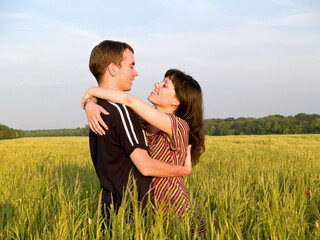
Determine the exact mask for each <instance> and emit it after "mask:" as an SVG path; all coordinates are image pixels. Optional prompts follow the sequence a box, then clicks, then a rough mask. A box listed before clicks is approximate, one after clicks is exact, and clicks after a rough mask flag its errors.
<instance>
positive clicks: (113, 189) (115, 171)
mask: <svg viewBox="0 0 320 240" xmlns="http://www.w3.org/2000/svg"><path fill="white" fill-rule="evenodd" d="M99 105H101V106H102V107H103V108H104V109H106V110H107V111H108V112H109V113H110V115H109V116H105V115H103V116H102V118H103V120H104V121H105V123H106V124H107V126H108V128H109V130H107V131H106V135H104V136H100V135H98V134H95V133H93V132H92V131H90V137H89V138H90V152H91V157H92V161H93V164H94V167H95V170H96V173H97V175H98V177H99V180H100V183H101V188H102V189H103V194H102V203H103V204H106V206H107V207H109V205H110V203H111V201H113V204H114V205H115V206H116V207H117V206H120V204H121V200H122V196H123V192H124V190H125V189H126V186H127V182H128V177H129V174H130V172H132V174H133V176H134V177H135V179H136V182H137V190H138V196H139V200H140V201H141V200H142V198H143V197H144V195H145V194H146V193H147V192H148V191H149V186H150V183H151V180H152V178H151V177H145V176H143V175H142V174H141V173H140V172H139V171H138V170H137V168H136V167H135V166H134V164H133V163H132V161H131V159H130V154H131V153H132V152H133V151H134V150H135V149H136V148H142V149H147V147H146V143H145V138H144V134H143V132H142V129H141V126H140V122H139V120H138V119H137V117H136V115H135V113H134V112H133V111H132V110H131V109H130V108H127V107H125V106H124V105H121V104H115V103H111V102H108V101H105V100H99ZM111 199H112V200H111Z"/></svg>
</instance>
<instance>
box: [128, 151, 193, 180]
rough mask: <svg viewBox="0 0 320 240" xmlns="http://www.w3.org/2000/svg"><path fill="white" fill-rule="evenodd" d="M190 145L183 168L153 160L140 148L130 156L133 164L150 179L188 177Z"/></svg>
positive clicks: (189, 170) (190, 168) (190, 167)
mask: <svg viewBox="0 0 320 240" xmlns="http://www.w3.org/2000/svg"><path fill="white" fill-rule="evenodd" d="M190 151H191V145H189V146H188V151H187V157H186V160H185V165H184V166H178V165H171V164H169V163H165V162H162V161H160V160H156V159H153V158H151V157H150V156H149V154H148V152H147V151H146V150H144V149H141V148H136V149H135V150H134V151H133V152H132V153H131V155H130V158H131V160H132V162H133V164H134V165H135V166H136V167H137V169H138V170H139V172H140V173H141V174H142V175H144V176H152V177H178V176H188V175H189V174H190V173H191V171H192V165H191V154H190Z"/></svg>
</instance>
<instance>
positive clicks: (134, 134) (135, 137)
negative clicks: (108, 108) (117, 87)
mask: <svg viewBox="0 0 320 240" xmlns="http://www.w3.org/2000/svg"><path fill="white" fill-rule="evenodd" d="M122 106H123V108H124V110H125V111H126V114H127V117H128V120H129V124H130V128H131V132H132V135H133V136H134V139H135V140H136V143H137V144H139V141H138V139H137V135H136V133H135V131H134V129H133V126H132V122H131V118H130V116H129V112H128V109H127V107H126V106H125V105H122Z"/></svg>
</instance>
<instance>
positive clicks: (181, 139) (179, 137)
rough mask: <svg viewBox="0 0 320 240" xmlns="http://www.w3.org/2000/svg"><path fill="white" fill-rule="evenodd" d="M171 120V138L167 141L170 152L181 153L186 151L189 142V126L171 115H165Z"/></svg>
mask: <svg viewBox="0 0 320 240" xmlns="http://www.w3.org/2000/svg"><path fill="white" fill-rule="evenodd" d="M167 115H168V116H169V118H170V120H171V125H172V137H171V138H170V140H169V143H170V147H171V149H172V150H175V151H181V150H182V149H184V150H185V149H186V148H187V146H188V142H189V126H188V123H187V122H186V121H185V120H183V119H181V118H179V117H177V116H174V115H172V114H167Z"/></svg>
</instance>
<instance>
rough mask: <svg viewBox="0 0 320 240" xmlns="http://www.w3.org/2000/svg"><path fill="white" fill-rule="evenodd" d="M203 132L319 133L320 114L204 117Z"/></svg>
mask: <svg viewBox="0 0 320 240" xmlns="http://www.w3.org/2000/svg"><path fill="white" fill-rule="evenodd" d="M204 132H205V134H206V135H210V136H224V135H268V134H317V133H320V115H318V114H305V113H299V114H297V115H295V116H288V117H284V116H282V115H269V116H267V117H263V118H237V119H235V118H226V119H215V118H213V119H205V120H204Z"/></svg>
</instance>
